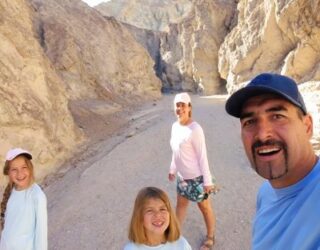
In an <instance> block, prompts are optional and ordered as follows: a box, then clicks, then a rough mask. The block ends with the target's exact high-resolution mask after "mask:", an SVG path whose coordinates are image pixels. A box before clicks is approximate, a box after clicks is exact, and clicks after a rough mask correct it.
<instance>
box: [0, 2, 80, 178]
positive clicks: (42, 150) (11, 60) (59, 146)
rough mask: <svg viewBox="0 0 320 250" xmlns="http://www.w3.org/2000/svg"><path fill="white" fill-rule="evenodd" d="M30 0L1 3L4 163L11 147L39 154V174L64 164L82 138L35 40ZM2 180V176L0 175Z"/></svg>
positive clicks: (0, 92)
mask: <svg viewBox="0 0 320 250" xmlns="http://www.w3.org/2000/svg"><path fill="white" fill-rule="evenodd" d="M33 18H34V11H33V9H32V7H31V6H30V4H28V3H27V2H26V1H20V0H12V1H1V2H0V40H1V43H0V55H1V56H0V65H1V66H0V86H1V87H0V96H1V98H0V113H1V119H0V127H1V130H0V138H1V139H0V140H1V148H0V155H1V162H3V155H5V152H6V151H7V150H8V149H9V148H11V147H17V146H20V147H24V148H27V149H29V150H31V151H32V152H33V153H34V158H35V159H36V167H37V170H36V172H37V174H38V175H39V176H44V175H46V174H47V173H48V172H49V169H48V168H47V166H49V165H50V166H54V165H58V164H61V163H62V160H63V159H65V158H67V157H68V156H69V155H70V152H72V151H73V148H74V147H75V145H77V144H79V143H81V142H82V141H83V134H82V133H81V131H80V130H79V129H78V128H77V127H76V126H75V124H74V122H73V118H72V116H71V114H70V111H69V109H68V95H67V93H66V88H65V85H64V83H63V80H62V79H61V77H60V76H59V75H58V74H57V73H56V72H55V70H54V67H53V65H52V64H51V62H50V60H48V58H47V57H46V55H45V54H44V52H43V50H42V48H41V46H40V44H39V42H38V40H37V39H36V37H35V33H34V26H33ZM1 176H2V175H1Z"/></svg>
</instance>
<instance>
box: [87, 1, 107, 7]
mask: <svg viewBox="0 0 320 250" xmlns="http://www.w3.org/2000/svg"><path fill="white" fill-rule="evenodd" d="M82 1H83V2H85V3H87V4H88V5H89V6H91V7H93V6H96V5H98V4H99V3H101V2H108V1H110V0H82Z"/></svg>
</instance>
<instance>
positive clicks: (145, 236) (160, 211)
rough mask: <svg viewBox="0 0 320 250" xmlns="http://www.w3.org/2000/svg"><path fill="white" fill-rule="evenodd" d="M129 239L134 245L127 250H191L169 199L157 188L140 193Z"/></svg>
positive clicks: (126, 248)
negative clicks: (181, 232)
mask: <svg viewBox="0 0 320 250" xmlns="http://www.w3.org/2000/svg"><path fill="white" fill-rule="evenodd" d="M128 237H129V240H130V242H129V243H128V244H127V245H126V246H125V247H124V250H139V249H140V250H151V249H157V250H173V249H177V250H178V249H179V250H191V247H190V245H189V243H188V242H187V241H186V239H185V238H184V237H182V236H181V235H180V229H179V224H178V221H177V219H176V216H175V213H174V212H173V210H172V207H171V205H170V201H169V197H168V196H167V194H166V193H165V192H164V191H162V190H161V189H159V188H156V187H146V188H143V189H142V190H140V192H139V193H138V195H137V198H136V201H135V204H134V209H133V213H132V217H131V223H130V228H129V236H128Z"/></svg>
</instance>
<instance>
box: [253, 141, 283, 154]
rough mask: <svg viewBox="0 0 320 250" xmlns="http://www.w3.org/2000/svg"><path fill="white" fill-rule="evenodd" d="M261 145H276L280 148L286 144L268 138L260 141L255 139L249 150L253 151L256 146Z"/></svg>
mask: <svg viewBox="0 0 320 250" xmlns="http://www.w3.org/2000/svg"><path fill="white" fill-rule="evenodd" d="M263 146H278V147H280V148H286V145H285V144H284V143H283V142H281V141H277V140H272V139H270V140H267V141H264V142H262V141H261V140H257V141H256V142H255V143H253V144H252V146H251V150H252V152H253V153H254V152H255V149H256V148H259V147H263Z"/></svg>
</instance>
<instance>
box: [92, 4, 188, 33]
mask: <svg viewBox="0 0 320 250" xmlns="http://www.w3.org/2000/svg"><path fill="white" fill-rule="evenodd" d="M95 8H96V9H97V10H98V11H100V12H101V13H102V14H103V15H104V16H109V17H110V16H112V17H115V18H116V19H117V20H119V21H121V22H123V23H128V24H131V25H134V26H135V27H138V28H141V29H147V30H154V31H168V29H169V25H170V24H172V23H180V22H181V20H183V19H184V18H185V17H186V16H187V15H188V13H189V12H190V11H191V9H192V4H191V2H190V0H130V1H128V0H111V1H109V2H106V3H101V4H99V5H98V6H96V7H95Z"/></svg>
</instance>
